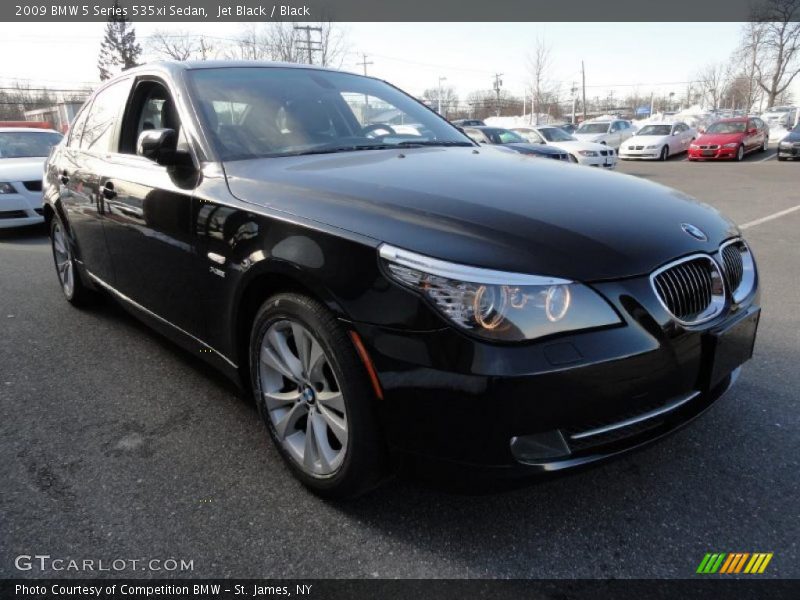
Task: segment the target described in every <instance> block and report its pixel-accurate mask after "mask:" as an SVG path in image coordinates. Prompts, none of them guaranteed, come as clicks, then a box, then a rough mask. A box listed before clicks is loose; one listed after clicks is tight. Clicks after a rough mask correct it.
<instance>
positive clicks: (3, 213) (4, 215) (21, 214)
mask: <svg viewBox="0 0 800 600" xmlns="http://www.w3.org/2000/svg"><path fill="white" fill-rule="evenodd" d="M27 216H28V215H27V214H25V211H24V210H0V219H24V218H25V217H27Z"/></svg>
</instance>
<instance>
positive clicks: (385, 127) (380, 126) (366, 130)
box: [361, 123, 397, 135]
mask: <svg viewBox="0 0 800 600" xmlns="http://www.w3.org/2000/svg"><path fill="white" fill-rule="evenodd" d="M381 129H383V130H384V131H387V132H388V133H389V134H390V135H397V132H396V131H395V130H394V129H392V126H391V125H387V124H386V123H370V124H369V125H364V127H362V128H361V134H362V135H367V134H368V133H372V132H373V131H380V130H381Z"/></svg>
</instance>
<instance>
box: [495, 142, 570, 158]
mask: <svg viewBox="0 0 800 600" xmlns="http://www.w3.org/2000/svg"><path fill="white" fill-rule="evenodd" d="M497 147H498V148H508V149H509V150H513V151H514V152H523V153H529V154H542V155H550V156H555V155H557V154H561V151H560V150H557V149H556V148H549V147H548V146H546V145H545V144H531V143H527V142H515V143H513V144H498V145H497Z"/></svg>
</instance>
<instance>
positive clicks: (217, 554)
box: [0, 148, 800, 578]
mask: <svg viewBox="0 0 800 600" xmlns="http://www.w3.org/2000/svg"><path fill="white" fill-rule="evenodd" d="M773 155H774V148H772V149H771V150H770V151H769V152H768V153H767V154H756V155H753V156H751V157H748V158H747V160H746V161H745V162H744V163H742V164H731V163H725V164H717V163H708V164H704V163H687V162H684V161H683V157H676V158H673V159H671V160H669V161H668V162H666V163H659V162H653V163H650V162H630V163H622V164H621V165H620V167H619V169H618V171H619V172H621V173H628V174H631V175H635V176H639V177H644V178H647V179H650V180H653V181H656V182H659V183H662V184H665V185H669V186H672V187H676V188H678V189H680V190H682V191H684V192H687V193H689V194H691V195H693V196H695V197H697V198H698V199H700V200H702V201H704V202H707V203H708V204H711V205H713V206H715V207H717V208H719V209H721V210H722V211H724V212H725V213H726V214H728V215H729V216H730V217H732V218H733V219H734V220H735V221H737V222H738V223H740V224H742V225H743V226H744V228H745V232H744V233H745V234H746V236H747V238H748V240H749V241H750V244H751V246H752V247H753V250H754V252H755V254H756V257H757V259H758V261H759V265H760V269H761V282H762V290H763V316H762V319H761V326H760V330H759V337H758V340H757V343H756V353H755V357H754V359H753V360H752V361H751V362H750V363H749V364H748V365H747V366H746V367H745V368H744V370H743V374H742V377H741V378H740V380H739V382H738V384H737V386H736V387H735V388H734V389H733V390H732V391H731V392H729V393H728V395H726V396H725V397H724V398H723V399H722V400H720V401H719V402H718V403H717V404H716V405H715V406H714V407H713V408H712V409H711V410H710V411H709V412H708V413H706V414H705V415H704V416H703V417H701V418H700V419H699V420H697V421H695V422H694V423H692V424H691V425H690V426H689V427H687V428H684V429H683V430H681V431H680V432H678V433H677V434H675V435H673V436H671V437H669V438H668V439H666V440H664V441H662V442H660V443H658V444H656V445H654V446H650V447H649V448H647V449H645V450H643V451H641V452H638V453H635V454H633V455H630V456H627V457H625V458H622V459H620V460H616V461H614V462H611V463H608V464H605V465H602V466H599V467H596V468H592V469H590V470H587V471H584V472H581V473H577V474H573V475H570V476H567V477H560V478H556V479H551V480H547V481H542V482H533V483H530V484H528V485H525V486H523V487H521V488H518V489H514V490H506V491H502V492H494V493H484V494H479V495H475V494H471V495H464V494H462V493H455V492H454V491H452V490H448V489H446V488H444V489H443V488H441V487H439V486H432V485H430V484H428V483H425V482H422V481H419V480H418V479H415V478H413V477H408V476H405V477H400V478H397V479H394V480H392V481H390V482H389V483H388V484H387V485H385V486H384V487H382V488H381V489H379V490H378V491H376V492H375V493H373V494H371V495H369V496H366V497H363V498H360V499H358V500H356V501H353V502H349V503H345V504H333V503H327V502H323V501H321V500H319V499H317V498H316V497H314V496H312V495H310V494H309V493H308V492H306V491H305V490H304V489H303V488H302V487H301V485H300V484H299V483H298V482H297V481H296V480H295V479H294V478H293V477H292V476H291V475H290V474H289V473H288V471H287V470H286V469H285V468H284V467H283V465H282V463H281V461H280V459H279V457H278V455H277V453H276V451H275V450H274V449H273V448H272V446H271V443H270V442H269V440H268V438H267V435H266V432H265V430H264V428H263V426H262V424H261V422H260V421H259V418H258V415H257V413H256V410H255V408H254V406H253V405H252V404H250V403H249V401H248V400H246V399H245V398H244V397H243V396H241V395H240V394H239V393H237V391H236V390H235V388H233V387H232V386H231V385H229V384H228V383H227V382H226V381H225V380H224V379H222V378H221V377H220V376H217V375H216V374H215V373H213V372H212V371H210V370H209V369H208V368H207V367H206V366H204V364H203V363H201V362H200V361H199V360H197V359H196V358H195V357H194V356H192V355H190V354H188V353H186V352H184V351H182V350H180V349H178V348H177V347H176V346H174V345H173V344H171V343H170V342H168V341H166V340H165V339H163V338H162V337H160V336H159V335H157V334H155V333H153V332H151V331H150V330H148V329H147V328H145V327H144V326H142V325H140V324H139V323H138V322H137V321H136V320H134V319H133V318H131V317H129V316H127V314H126V313H125V312H123V311H122V310H121V309H120V308H119V307H117V306H116V305H115V304H114V303H112V302H110V301H109V302H105V303H103V304H101V305H100V306H98V307H96V308H93V309H91V310H87V311H79V310H76V309H74V308H72V307H71V306H70V305H68V304H67V303H66V302H65V301H64V300H63V299H62V297H61V293H60V291H59V289H58V286H57V283H56V277H55V274H54V272H53V271H54V270H53V264H52V259H51V256H50V249H49V245H48V242H47V240H46V237H45V236H44V232H43V231H42V230H40V229H32V230H25V231H16V232H5V233H3V232H0V323H2V343H1V344H0V400H1V401H2V404H1V406H2V419H0V481H2V486H1V487H2V494H0V576H2V577H33V576H43V575H44V576H55V575H73V576H74V575H78V574H76V573H54V572H53V571H46V572H44V573H41V572H39V571H25V572H20V571H18V570H16V569H15V567H14V558H15V557H16V556H18V555H21V554H47V555H50V556H52V557H63V558H74V559H79V560H82V559H101V558H103V559H108V560H111V559H114V558H125V559H141V560H149V559H166V558H175V559H184V560H192V561H193V566H194V568H193V571H191V572H183V573H179V572H171V573H165V572H163V571H162V572H149V571H142V572H130V571H127V572H122V573H119V574H120V575H132V576H148V575H150V576H163V575H181V576H195V577H217V576H234V577H277V576H283V577H305V578H309V577H423V578H426V577H636V578H648V577H691V576H692V575H693V574H694V570H695V568H696V567H697V564H698V563H699V562H700V560H701V559H702V557H703V555H704V554H705V553H706V552H774V553H775V555H774V558H773V559H772V562H771V563H770V566H769V568H768V570H767V572H766V574H765V575H764V576H773V577H784V578H789V577H792V578H796V577H800V560H799V559H800V556H798V547H797V544H798V540H800V528H799V527H798V524H799V523H800V502H798V484H800V434H798V431H799V427H800V410H798V395H799V394H798V389H800V369H799V368H798V365H800V294H799V293H798V292H800V283H799V282H800V210H794V211H790V210H789V209H792V208H793V207H798V206H800V164H796V163H779V162H777V161H776V160H775V159H774V156H773ZM576 168H581V167H576ZM781 213H782V214H781ZM775 215H779V216H775ZM770 216H775V218H771V219H768V220H764V219H765V218H767V217H770ZM87 574H88V575H91V573H84V574H83V575H87Z"/></svg>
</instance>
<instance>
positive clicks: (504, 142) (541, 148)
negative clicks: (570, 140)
mask: <svg viewBox="0 0 800 600" xmlns="http://www.w3.org/2000/svg"><path fill="white" fill-rule="evenodd" d="M464 133H466V134H467V135H468V136H469V137H470V138H471V139H472V140H474V141H476V142H478V143H479V144H489V145H493V146H497V147H498V149H501V150H506V151H510V152H517V153H519V154H527V155H529V156H536V157H539V158H554V159H556V160H569V156H568V155H567V153H566V152H564V151H563V150H558V149H556V148H550V147H549V146H545V145H543V144H531V143H530V142H528V141H527V140H526V139H525V138H524V137H522V136H521V135H519V134H518V133H515V132H513V131H511V130H510V129H503V128H502V127H465V128H464Z"/></svg>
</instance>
